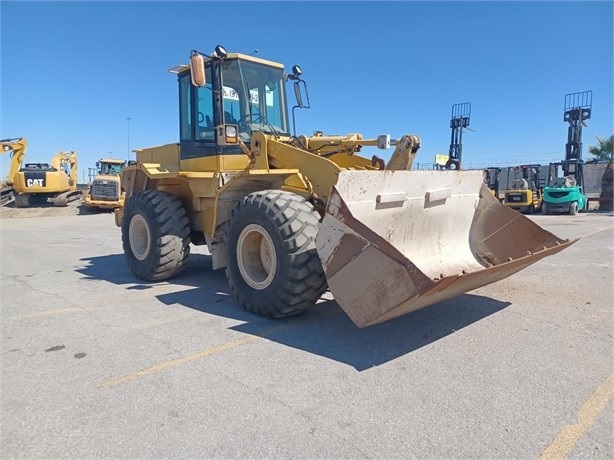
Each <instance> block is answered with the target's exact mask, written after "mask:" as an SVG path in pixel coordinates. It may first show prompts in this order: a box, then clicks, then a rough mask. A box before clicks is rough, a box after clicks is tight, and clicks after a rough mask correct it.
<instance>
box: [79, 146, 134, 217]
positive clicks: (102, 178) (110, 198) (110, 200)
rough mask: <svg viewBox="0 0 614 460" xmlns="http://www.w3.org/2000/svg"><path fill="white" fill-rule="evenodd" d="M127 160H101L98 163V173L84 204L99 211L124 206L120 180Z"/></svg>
mask: <svg viewBox="0 0 614 460" xmlns="http://www.w3.org/2000/svg"><path fill="white" fill-rule="evenodd" d="M125 166H126V160H119V159H116V158H101V159H100V161H97V162H96V167H97V168H98V173H97V174H96V177H95V178H94V180H93V181H92V183H91V185H90V187H89V189H88V191H87V193H86V194H85V196H84V198H83V204H84V205H85V206H88V207H92V208H98V209H115V208H121V207H122V206H123V205H124V193H123V192H122V190H121V186H120V178H121V173H122V170H123V169H124V167H125Z"/></svg>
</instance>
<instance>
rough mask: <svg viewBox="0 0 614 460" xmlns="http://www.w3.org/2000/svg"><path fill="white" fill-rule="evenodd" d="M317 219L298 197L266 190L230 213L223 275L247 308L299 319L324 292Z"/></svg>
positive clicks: (274, 316)
mask: <svg viewBox="0 0 614 460" xmlns="http://www.w3.org/2000/svg"><path fill="white" fill-rule="evenodd" d="M319 221H320V218H319V215H318V214H317V213H316V212H315V211H314V209H313V207H312V206H311V204H309V203H308V202H307V201H305V200H304V199H303V198H302V197H300V196H298V195H296V194H294V193H289V192H283V191H279V190H264V191H259V192H254V193H251V194H250V195H248V196H246V197H245V198H243V199H242V200H241V201H240V202H239V204H238V205H237V206H236V207H235V208H234V210H233V211H232V213H231V216H230V219H229V220H228V223H227V228H226V234H225V241H226V245H227V247H228V259H229V260H228V266H227V267H226V277H227V278H228V283H229V285H230V289H231V290H232V292H233V294H234V296H235V297H236V298H237V300H238V301H239V303H240V304H241V305H242V306H243V308H245V309H246V310H248V311H250V312H252V313H255V314H257V315H260V316H264V317H267V318H283V317H287V316H292V315H297V314H299V313H301V312H303V311H304V310H305V309H307V308H309V307H311V306H312V305H314V304H315V303H316V302H317V300H318V299H319V298H320V296H321V295H322V293H323V292H324V291H325V290H326V287H327V285H326V277H325V275H324V270H323V269H322V264H321V262H320V258H319V257H318V254H317V251H316V245H315V237H316V234H317V232H318V227H319Z"/></svg>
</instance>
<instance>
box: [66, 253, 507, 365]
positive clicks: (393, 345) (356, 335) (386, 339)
mask: <svg viewBox="0 0 614 460" xmlns="http://www.w3.org/2000/svg"><path fill="white" fill-rule="evenodd" d="M82 261H83V262H87V263H88V265H86V266H85V267H83V268H81V269H79V270H78V272H80V273H82V274H83V275H85V276H86V277H88V278H91V279H96V280H99V279H102V280H105V281H108V282H111V283H114V284H117V285H124V284H126V285H127V284H130V286H128V287H127V288H126V289H127V290H142V289H149V288H151V287H153V286H156V285H166V284H172V285H177V286H188V287H192V288H193V289H187V290H181V291H179V292H173V293H166V294H161V295H157V296H156V297H157V298H158V300H160V301H161V302H162V303H164V304H166V305H182V306H184V307H188V308H191V309H193V310H197V311H200V312H203V313H208V314H211V315H216V316H220V317H225V318H230V319H233V320H236V321H239V322H241V324H239V325H237V326H233V327H232V329H233V330H236V331H239V332H243V333H246V334H250V335H255V336H258V337H262V338H266V339H267V340H271V341H273V342H277V343H280V344H283V345H286V346H289V347H292V348H296V349H300V350H304V351H306V352H308V353H313V354H316V355H320V356H323V357H326V358H329V359H332V360H335V361H338V362H342V363H345V364H347V365H350V366H352V367H354V368H355V369H357V370H358V371H363V370H365V369H369V368H371V367H374V366H379V365H381V364H384V363H387V362H389V361H392V360H394V359H396V358H398V357H400V356H403V355H405V354H407V353H411V352H413V351H415V350H418V349H420V348H422V347H424V346H427V345H429V344H431V343H433V342H436V341H437V340H439V339H441V338H443V337H446V336H448V335H450V334H453V333H454V332H456V331H458V330H460V329H462V328H464V327H467V326H470V325H471V324H473V323H475V322H477V321H480V320H482V319H484V318H486V317H488V316H490V315H492V314H494V313H496V312H498V311H500V310H502V309H504V308H506V307H507V306H509V305H510V303H509V302H501V301H498V300H494V299H491V298H488V297H484V296H479V295H474V294H464V295H461V296H459V297H456V298H454V299H451V300H447V301H445V302H440V303H438V304H436V305H432V306H430V307H427V308H425V309H423V310H419V311H417V312H414V313H410V314H408V315H405V316H401V317H399V318H396V319H393V320H390V321H387V322H385V323H382V324H378V325H375V326H371V327H368V328H364V329H359V328H357V327H356V326H355V325H354V324H353V323H352V321H351V320H350V319H349V317H348V316H346V314H345V313H344V312H343V310H342V309H341V308H340V307H339V305H338V304H337V303H336V302H335V301H334V300H330V298H331V296H330V293H326V294H325V295H324V298H323V299H322V300H320V302H319V303H318V304H317V305H315V306H314V307H313V308H311V309H309V310H308V311H306V312H304V313H303V314H301V315H299V316H295V317H291V318H286V319H282V320H270V319H266V318H261V317H259V316H256V315H253V314H251V313H249V312H247V311H246V310H244V309H243V308H242V307H240V306H239V304H238V303H237V302H236V301H235V300H234V298H233V297H232V296H231V295H230V290H229V288H228V283H227V281H226V277H225V275H224V271H223V270H215V271H214V270H212V268H211V256H208V255H202V254H191V255H190V258H189V259H188V264H187V266H186V268H185V269H184V270H183V271H182V272H181V273H180V274H179V275H178V276H177V277H175V278H173V279H171V280H168V281H164V282H157V283H144V282H139V280H137V279H136V278H135V277H134V276H133V275H132V273H130V270H129V269H128V267H127V265H126V263H125V261H124V255H123V254H113V255H108V256H101V257H94V258H91V259H82ZM326 297H328V299H327V298H326Z"/></svg>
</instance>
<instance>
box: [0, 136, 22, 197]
mask: <svg viewBox="0 0 614 460" xmlns="http://www.w3.org/2000/svg"><path fill="white" fill-rule="evenodd" d="M0 144H2V153H9V154H10V156H11V166H10V167H9V174H8V176H7V178H6V183H5V184H3V186H2V190H1V194H0V205H1V206H4V205H5V204H8V203H11V202H13V201H14V199H15V187H14V184H15V175H16V174H17V172H18V171H19V168H21V165H22V164H23V158H24V156H25V155H26V148H27V146H28V143H27V142H26V139H25V138H23V137H15V138H11V139H2V140H0Z"/></svg>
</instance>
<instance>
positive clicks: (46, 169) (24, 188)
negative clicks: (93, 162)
mask: <svg viewBox="0 0 614 460" xmlns="http://www.w3.org/2000/svg"><path fill="white" fill-rule="evenodd" d="M1 143H2V149H3V150H4V151H12V161H11V170H10V172H9V178H8V181H7V183H9V185H10V186H12V187H13V191H12V192H13V194H14V197H15V207H17V208H26V207H29V206H33V205H40V204H44V203H52V204H53V205H55V206H68V203H70V202H72V201H75V200H78V199H79V198H81V195H82V192H81V191H80V190H77V178H78V170H77V154H76V153H75V152H74V151H69V152H58V153H57V154H56V155H55V156H54V157H53V159H52V160H51V163H50V164H49V163H25V164H24V163H23V157H24V155H25V153H26V145H27V143H26V140H25V139H24V138H23V137H22V138H15V139H6V140H3V141H1Z"/></svg>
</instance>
